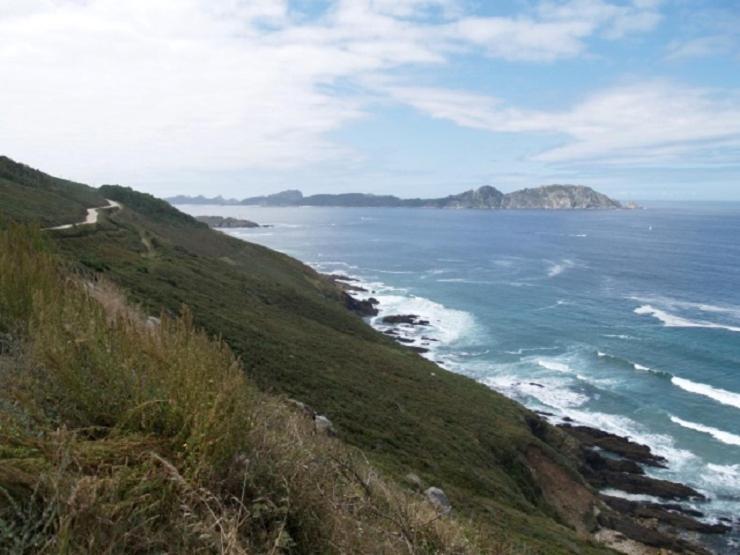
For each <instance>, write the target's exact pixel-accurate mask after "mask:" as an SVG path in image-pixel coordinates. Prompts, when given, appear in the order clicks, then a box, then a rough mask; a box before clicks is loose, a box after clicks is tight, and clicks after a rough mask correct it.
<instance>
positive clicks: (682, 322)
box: [635, 304, 740, 333]
mask: <svg viewBox="0 0 740 555" xmlns="http://www.w3.org/2000/svg"><path fill="white" fill-rule="evenodd" d="M635 314H640V315H645V316H653V317H654V318H657V319H658V320H660V321H661V322H663V325H664V326H666V327H667V328H708V329H723V330H728V331H733V332H738V333H740V326H726V325H724V324H718V323H716V322H708V321H706V320H690V319H689V318H684V317H682V316H678V315H676V314H671V313H670V312H668V311H665V310H661V309H659V308H655V307H654V306H653V305H649V304H645V305H642V306H639V307H637V308H636V309H635Z"/></svg>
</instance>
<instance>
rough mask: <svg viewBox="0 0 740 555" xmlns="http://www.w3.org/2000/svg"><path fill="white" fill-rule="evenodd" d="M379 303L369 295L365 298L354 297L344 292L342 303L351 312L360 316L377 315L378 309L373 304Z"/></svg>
mask: <svg viewBox="0 0 740 555" xmlns="http://www.w3.org/2000/svg"><path fill="white" fill-rule="evenodd" d="M377 304H379V302H378V300H377V299H374V298H373V297H370V298H369V299H366V300H360V299H355V298H354V297H352V296H351V295H349V294H347V293H344V305H345V306H346V307H347V308H348V309H350V310H351V311H352V312H356V313H357V314H359V315H360V316H363V317H365V316H377V315H378V309H377V308H375V306H376V305H377Z"/></svg>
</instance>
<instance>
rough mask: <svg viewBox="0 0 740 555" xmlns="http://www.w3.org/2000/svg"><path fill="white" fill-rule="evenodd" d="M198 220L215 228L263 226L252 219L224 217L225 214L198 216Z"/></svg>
mask: <svg viewBox="0 0 740 555" xmlns="http://www.w3.org/2000/svg"><path fill="white" fill-rule="evenodd" d="M195 219H196V220H198V221H199V222H202V223H204V224H206V225H208V227H215V228H233V227H250V228H254V227H262V226H260V225H259V224H257V223H255V222H253V221H251V220H240V219H238V218H231V217H226V218H225V217H223V216H196V217H195Z"/></svg>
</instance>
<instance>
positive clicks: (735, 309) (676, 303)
mask: <svg viewBox="0 0 740 555" xmlns="http://www.w3.org/2000/svg"><path fill="white" fill-rule="evenodd" d="M629 298H630V299H632V300H633V301H638V302H641V303H646V304H658V305H661V306H665V307H668V308H674V309H676V308H677V309H684V310H698V311H700V312H708V313H711V314H727V315H730V316H734V317H736V318H738V319H740V306H734V305H724V306H719V305H714V304H709V303H697V302H693V301H682V300H679V299H674V298H672V297H661V296H641V295H633V296H630V297H629Z"/></svg>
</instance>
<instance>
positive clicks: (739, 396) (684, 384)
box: [671, 376, 740, 409]
mask: <svg viewBox="0 0 740 555" xmlns="http://www.w3.org/2000/svg"><path fill="white" fill-rule="evenodd" d="M671 383H672V384H673V385H675V386H677V387H680V388H681V389H683V390H684V391H688V392H689V393H695V394H696V395H704V396H705V397H709V398H710V399H714V400H715V401H717V402H718V403H721V404H723V405H728V406H730V407H735V408H736V409H740V393H733V392H732V391H727V390H725V389H719V388H717V387H712V386H711V385H707V384H703V383H696V382H692V381H690V380H687V379H685V378H679V377H676V376H674V377H672V378H671Z"/></svg>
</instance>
